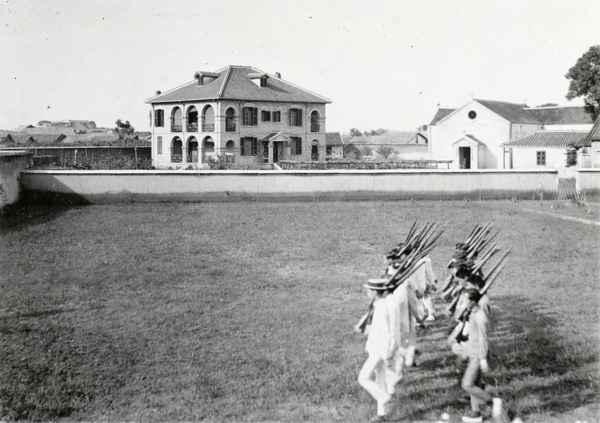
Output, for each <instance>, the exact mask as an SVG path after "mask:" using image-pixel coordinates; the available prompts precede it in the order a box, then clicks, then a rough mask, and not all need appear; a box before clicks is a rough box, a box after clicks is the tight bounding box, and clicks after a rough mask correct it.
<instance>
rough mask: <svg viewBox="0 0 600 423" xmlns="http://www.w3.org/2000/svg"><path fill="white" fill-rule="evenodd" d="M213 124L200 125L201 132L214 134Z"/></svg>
mask: <svg viewBox="0 0 600 423" xmlns="http://www.w3.org/2000/svg"><path fill="white" fill-rule="evenodd" d="M214 131H215V124H214V123H203V124H202V132H214Z"/></svg>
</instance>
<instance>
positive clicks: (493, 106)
mask: <svg viewBox="0 0 600 423" xmlns="http://www.w3.org/2000/svg"><path fill="white" fill-rule="evenodd" d="M475 101H476V102H478V103H479V104H482V105H483V106H485V107H487V108H488V109H490V110H491V111H492V112H494V113H496V114H497V115H499V116H502V117H503V118H504V119H506V120H507V121H509V122H512V123H529V124H534V125H539V124H541V122H540V121H539V120H538V119H537V118H536V117H535V116H533V115H531V114H530V113H528V112H527V110H526V109H529V106H528V105H527V104H517V103H509V102H506V101H492V100H479V99H476V100H475Z"/></svg>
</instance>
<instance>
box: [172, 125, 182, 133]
mask: <svg viewBox="0 0 600 423" xmlns="http://www.w3.org/2000/svg"><path fill="white" fill-rule="evenodd" d="M171 132H183V125H176V124H172V125H171Z"/></svg>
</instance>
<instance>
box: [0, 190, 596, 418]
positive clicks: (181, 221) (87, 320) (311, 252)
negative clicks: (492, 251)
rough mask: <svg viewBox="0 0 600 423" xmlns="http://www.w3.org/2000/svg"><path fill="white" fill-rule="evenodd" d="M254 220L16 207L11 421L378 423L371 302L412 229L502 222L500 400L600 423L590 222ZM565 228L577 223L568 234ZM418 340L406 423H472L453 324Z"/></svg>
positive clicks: (241, 207)
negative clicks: (369, 366)
mask: <svg viewBox="0 0 600 423" xmlns="http://www.w3.org/2000/svg"><path fill="white" fill-rule="evenodd" d="M555 205H557V203H549V202H548V203H539V202H536V203H534V202H516V203H513V202H510V201H498V202H496V201H490V202H426V201H423V202H411V201H403V202H392V201H390V202H373V201H365V202H284V203H277V202H248V203H200V204H181V203H177V204H175V203H160V204H143V203H140V204H120V205H91V206H81V207H51V206H45V207H41V206H40V207H33V206H29V207H13V208H11V209H9V210H8V211H7V212H6V213H4V215H3V216H1V217H0V255H1V261H0V289H1V292H2V296H1V297H0V298H1V300H2V301H1V302H0V358H1V360H0V381H2V383H1V384H0V401H1V404H0V406H1V410H0V420H5V421H6V420H35V421H48V420H52V421H223V422H225V421H289V422H292V421H294V422H296V421H338V422H360V421H366V420H367V419H368V418H369V417H370V416H372V415H373V414H374V412H375V402H374V401H373V400H372V398H370V397H369V396H368V394H367V393H366V392H365V391H364V390H363V389H362V388H360V386H359V385H358V383H357V381H356V378H357V376H358V371H359V370H360V367H361V365H362V363H363V361H364V360H365V358H366V355H365V352H364V341H365V339H364V338H363V337H362V336H361V335H358V334H356V333H354V332H353V330H352V328H353V326H354V325H355V324H356V322H357V321H358V319H359V318H360V317H361V315H362V314H363V313H364V312H365V311H366V308H367V303H368V300H367V298H366V296H365V295H364V292H363V291H362V288H361V285H362V283H364V282H365V281H366V279H367V278H370V277H378V276H380V274H381V272H382V270H383V263H384V261H383V253H384V252H386V251H387V250H388V249H390V248H391V247H393V246H394V245H396V244H397V243H398V242H400V241H401V240H403V239H404V236H405V234H406V232H407V231H408V230H409V228H410V227H411V225H412V224H413V223H414V222H418V223H419V224H420V225H423V224H425V223H426V222H434V221H436V222H440V223H445V222H447V224H446V229H445V232H444V233H443V235H442V236H441V238H440V239H439V240H438V242H437V244H436V247H435V249H434V250H433V252H432V253H431V255H430V256H431V258H432V261H433V264H434V269H435V271H436V274H437V275H438V278H439V279H440V280H443V279H444V278H445V277H446V275H447V269H446V268H445V265H446V263H447V262H448V260H449V258H450V256H451V254H452V249H453V246H454V244H455V243H456V242H459V241H462V240H464V238H466V236H467V235H468V234H469V232H470V230H471V229H472V228H473V227H474V225H475V224H478V223H483V222H491V223H492V224H493V226H494V228H496V229H499V230H500V233H499V235H498V236H497V238H496V239H497V242H498V243H499V244H500V245H501V246H502V247H503V248H504V249H506V248H510V250H511V254H510V255H509V256H508V258H507V260H506V261H507V267H506V268H505V269H504V271H503V272H502V274H501V276H500V277H499V278H498V279H497V280H496V283H495V285H494V286H493V287H492V289H491V291H490V297H491V300H492V307H493V311H492V313H493V320H492V323H493V326H492V332H491V342H492V348H493V351H492V356H491V359H490V366H491V368H492V375H491V377H490V378H489V380H488V383H489V384H490V385H492V387H493V390H494V391H495V393H496V394H497V395H499V396H501V397H502V398H504V399H505V401H506V403H507V406H508V408H509V414H510V415H511V416H517V415H518V416H519V417H520V418H522V419H523V420H524V421H530V422H533V421H539V422H542V421H573V422H574V421H576V420H581V421H588V422H591V421H597V419H598V418H597V416H598V415H600V406H599V404H600V383H599V382H600V377H599V376H600V367H599V363H600V354H599V353H600V342H599V341H600V330H599V329H600V314H599V304H600V302H599V300H600V294H599V292H598V288H599V285H600V282H599V281H600V260H599V258H600V255H599V251H600V248H599V247H600V245H599V243H600V226H599V225H598V224H590V223H588V222H596V223H598V221H599V220H600V219H599V218H598V208H597V205H594V206H589V207H585V208H581V207H578V206H576V205H573V206H564V207H563V206H560V207H558V206H557V207H555ZM566 218H571V220H567V219H566ZM435 301H436V305H437V306H438V311H440V316H439V318H438V320H437V321H435V322H433V323H432V324H430V325H429V326H428V328H427V329H426V330H424V331H422V332H420V334H419V339H418V345H419V347H418V348H419V350H420V355H419V356H418V367H416V368H415V369H413V370H411V371H410V373H409V376H408V378H407V382H406V388H405V391H404V392H403V393H401V394H400V395H399V396H398V398H397V400H396V401H397V402H398V404H399V407H398V412H397V417H398V419H399V420H402V421H419V420H422V421H437V420H439V419H440V415H441V414H442V413H444V412H445V413H448V414H449V415H450V421H451V422H453V421H459V420H460V416H461V414H462V412H463V410H464V405H462V404H461V403H460V402H458V399H459V397H460V396H461V391H460V387H459V378H458V375H457V374H456V372H455V370H454V367H453V363H452V354H451V353H450V351H449V350H448V348H447V347H446V345H445V338H446V335H447V333H448V331H449V329H450V324H451V322H450V321H449V319H446V318H444V316H443V313H441V312H442V311H443V309H444V308H445V304H444V303H443V302H442V301H441V299H439V298H437V297H435Z"/></svg>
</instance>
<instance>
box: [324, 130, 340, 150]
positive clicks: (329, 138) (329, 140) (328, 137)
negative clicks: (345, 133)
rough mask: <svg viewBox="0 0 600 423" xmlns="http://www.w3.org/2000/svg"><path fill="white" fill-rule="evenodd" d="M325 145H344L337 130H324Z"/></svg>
mask: <svg viewBox="0 0 600 423" xmlns="http://www.w3.org/2000/svg"><path fill="white" fill-rule="evenodd" d="M325 145H327V146H329V147H333V146H336V145H344V142H343V141H342V136H341V135H340V133H339V132H326V133H325Z"/></svg>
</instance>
